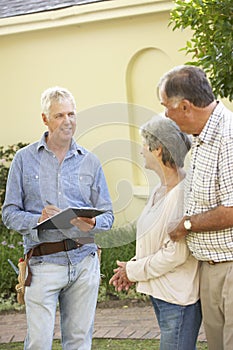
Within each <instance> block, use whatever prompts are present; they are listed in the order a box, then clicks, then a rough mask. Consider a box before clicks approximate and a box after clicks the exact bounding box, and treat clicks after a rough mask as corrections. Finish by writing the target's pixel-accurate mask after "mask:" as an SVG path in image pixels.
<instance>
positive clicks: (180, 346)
mask: <svg viewBox="0 0 233 350" xmlns="http://www.w3.org/2000/svg"><path fill="white" fill-rule="evenodd" d="M150 298H151V301H152V304H153V307H154V310H155V314H156V317H157V319H158V324H159V327H160V331H161V336H160V350H171V349H172V350H195V349H196V341H197V337H198V332H199V328H200V326H201V320H202V315H201V305H200V301H197V302H196V303H195V304H192V305H187V306H181V305H177V304H170V303H167V302H166V301H163V300H160V299H156V298H154V297H152V296H151V297H150Z"/></svg>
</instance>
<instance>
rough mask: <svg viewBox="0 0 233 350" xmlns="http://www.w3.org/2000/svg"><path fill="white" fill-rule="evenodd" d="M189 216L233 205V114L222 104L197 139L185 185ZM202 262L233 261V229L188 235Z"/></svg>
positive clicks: (190, 243) (195, 254) (191, 248)
mask: <svg viewBox="0 0 233 350" xmlns="http://www.w3.org/2000/svg"><path fill="white" fill-rule="evenodd" d="M185 194H186V195H185V198H186V200H185V209H186V211H185V214H186V215H189V216H191V215H194V214H199V213H203V212H206V211H208V210H211V209H213V208H216V207H217V206H220V205H223V206H226V207H231V206H233V113H232V112H230V111H229V110H228V109H226V108H225V107H224V105H223V104H222V103H221V102H219V103H218V105H217V107H216V108H215V110H214V111H213V113H212V115H211V116H210V118H209V120H208V122H207V123H206V125H205V127H204V129H203V130H202V132H201V133H200V135H198V136H196V137H194V142H193V145H192V156H191V164H190V168H189V172H188V174H187V177H186V186H185ZM187 244H188V246H189V248H190V250H191V251H192V253H193V255H194V256H195V257H196V258H197V259H198V260H203V261H205V260H214V261H216V262H217V261H218V262H219V261H226V260H233V227H232V228H229V229H225V230H220V231H211V232H203V233H200V232H199V233H197V232H192V233H190V234H189V235H188V236H187Z"/></svg>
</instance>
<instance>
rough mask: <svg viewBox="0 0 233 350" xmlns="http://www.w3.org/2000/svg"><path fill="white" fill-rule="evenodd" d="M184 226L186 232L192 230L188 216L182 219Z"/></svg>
mask: <svg viewBox="0 0 233 350" xmlns="http://www.w3.org/2000/svg"><path fill="white" fill-rule="evenodd" d="M184 228H185V229H186V230H187V231H188V232H190V231H192V223H191V220H190V217H187V218H186V219H185V220H184Z"/></svg>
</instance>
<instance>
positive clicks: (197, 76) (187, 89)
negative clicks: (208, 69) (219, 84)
mask: <svg viewBox="0 0 233 350" xmlns="http://www.w3.org/2000/svg"><path fill="white" fill-rule="evenodd" d="M161 89H163V91H164V92H165V94H166V96H167V98H168V99H175V100H176V101H180V100H182V99H186V100H188V101H190V102H191V103H193V105H194V106H196V107H201V108H203V107H206V106H208V105H209V104H210V103H211V102H213V101H214V100H215V96H214V94H213V91H212V88H211V86H210V83H209V81H208V79H207V77H206V74H205V72H204V71H203V70H202V69H201V68H198V67H195V66H189V65H181V66H177V67H174V68H173V69H172V70H170V71H169V72H167V73H165V74H164V76H163V77H162V78H161V79H160V81H159V84H158V91H157V92H158V93H159V90H161Z"/></svg>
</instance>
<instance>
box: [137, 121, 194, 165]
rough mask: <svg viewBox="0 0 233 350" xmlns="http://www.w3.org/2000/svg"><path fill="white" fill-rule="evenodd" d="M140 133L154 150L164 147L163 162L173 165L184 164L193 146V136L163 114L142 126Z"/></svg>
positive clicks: (150, 148) (151, 149)
mask: <svg viewBox="0 0 233 350" xmlns="http://www.w3.org/2000/svg"><path fill="white" fill-rule="evenodd" d="M140 133H141V135H142V137H143V138H144V139H145V141H146V144H147V145H148V146H149V150H150V151H151V152H152V151H154V150H155V149H158V148H159V147H162V162H163V164H164V165H169V166H171V167H176V166H178V167H180V168H182V167H183V166H184V159H185V156H186V154H187V153H188V151H189V150H190V148H191V138H190V136H188V135H187V134H185V133H183V132H182V131H181V130H180V128H179V127H178V125H177V124H176V123H175V122H174V121H172V120H171V119H168V118H166V117H164V116H161V115H156V116H154V117H153V118H152V119H150V120H149V121H148V122H147V123H145V124H144V125H142V126H141V128H140Z"/></svg>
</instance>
